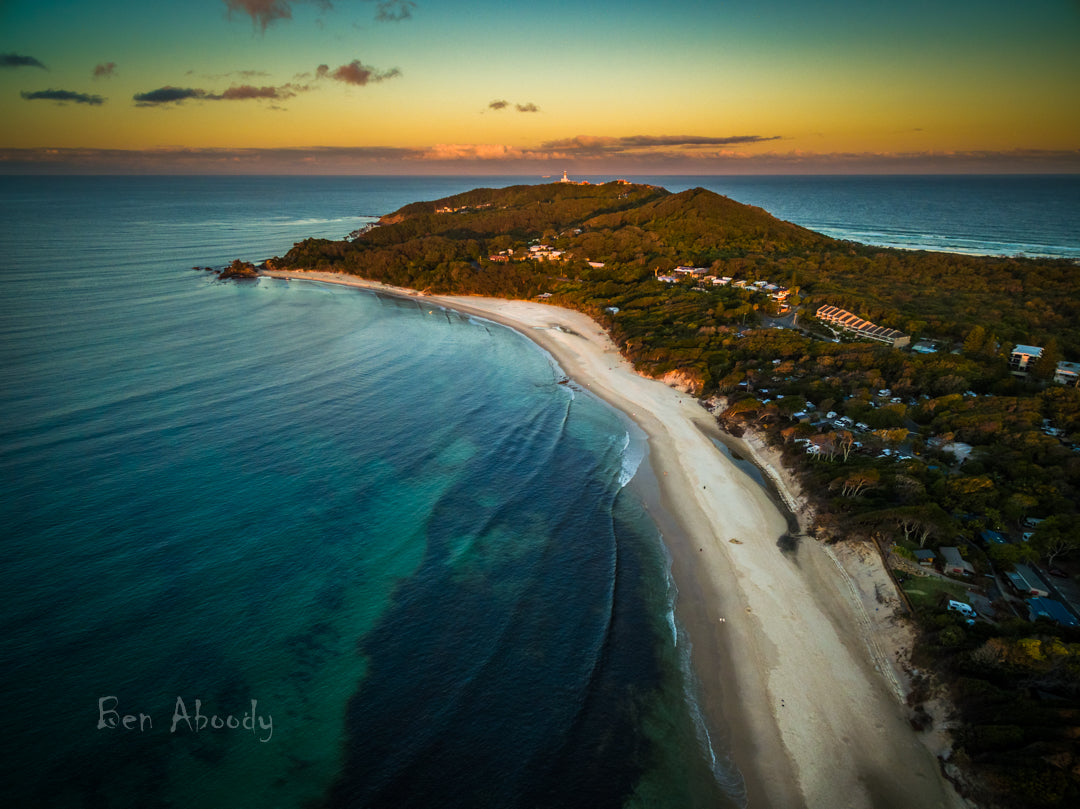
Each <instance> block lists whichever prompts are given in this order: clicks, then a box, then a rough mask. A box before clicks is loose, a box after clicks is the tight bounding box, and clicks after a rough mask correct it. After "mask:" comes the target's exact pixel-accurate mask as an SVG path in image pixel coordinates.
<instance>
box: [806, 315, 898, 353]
mask: <svg viewBox="0 0 1080 809" xmlns="http://www.w3.org/2000/svg"><path fill="white" fill-rule="evenodd" d="M815 316H816V317H817V319H818V320H820V321H822V322H823V323H829V324H831V325H833V326H836V327H837V328H839V329H841V330H843V331H848V332H852V333H853V334H854V335H855V336H856V337H859V338H861V339H864V340H874V341H875V342H878V343H886V344H888V345H891V346H892V347H893V348H902V347H904V346H906V345H909V344H910V343H911V337H909V336H908V335H906V334H904V333H903V332H900V331H897V330H896V329H888V328H885V327H884V326H878V325H876V324H874V323H871V322H870V321H869V320H863V319H862V318H861V317H859V316H858V315H855V314H852V313H851V312H849V311H847V310H846V309H841V308H839V307H837V306H821V307H819V308H818V310H817V312H816V313H815Z"/></svg>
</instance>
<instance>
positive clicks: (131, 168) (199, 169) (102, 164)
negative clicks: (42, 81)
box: [0, 146, 421, 174]
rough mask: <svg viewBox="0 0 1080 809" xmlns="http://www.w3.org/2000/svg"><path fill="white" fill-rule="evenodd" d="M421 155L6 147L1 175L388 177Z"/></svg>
mask: <svg viewBox="0 0 1080 809" xmlns="http://www.w3.org/2000/svg"><path fill="white" fill-rule="evenodd" d="M420 157H421V154H420V153H419V152H417V151H416V150H413V149H406V148H401V147H395V146H358V147H310V148H294V149H290V148H270V149H228V148H226V149H212V148H207V149H197V148H191V149H180V148H173V149H54V148H47V149H5V148H0V173H4V174H11V173H20V172H25V173H32V174H40V173H58V174H62V173H67V172H73V173H80V174H84V173H91V174H207V173H220V174H267V173H275V174H320V173H321V174H340V173H343V172H344V173H349V172H352V173H385V172H386V171H388V170H392V169H394V168H396V167H399V166H401V165H408V164H415V163H416V161H417V160H419V158H420Z"/></svg>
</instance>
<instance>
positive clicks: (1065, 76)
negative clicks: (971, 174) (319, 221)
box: [0, 0, 1080, 174]
mask: <svg viewBox="0 0 1080 809" xmlns="http://www.w3.org/2000/svg"><path fill="white" fill-rule="evenodd" d="M264 24H265V25H264ZM1078 43H1080V2H1077V0H1068V1H1066V0H1032V2H1028V3H1025V4H1020V5H1018V4H1015V3H1005V2H996V1H995V2H981V3H979V2H968V0H950V2H948V3H929V2H907V3H895V2H873V0H864V2H847V1H846V0H833V1H832V2H817V3H800V2H789V1H788V0H774V1H773V2H749V0H745V1H744V0H716V1H715V2H682V3H678V4H676V5H675V6H674V7H670V6H665V5H661V4H659V3H646V2H637V1H636V0H629V1H628V2H627V1H625V0H624V2H608V1H607V0H604V1H603V2H578V3H570V2H563V1H562V0H559V1H557V2H545V1H544V0H538V1H537V2H533V3H529V4H517V3H507V2H489V1H488V0H482V1H481V2H451V1H450V0H415V2H407V1H402V0H391V1H390V2H380V0H334V1H333V2H320V1H319V0H314V1H312V2H295V0H187V1H186V2H178V1H177V0H165V1H164V2H152V3H150V2H143V3H135V2H124V1H123V0H100V2H97V3H93V4H90V3H86V2H70V1H67V2H65V1H64V0H40V1H39V2H27V1H26V0H2V2H0V54H2V55H3V59H2V60H0V120H3V121H4V122H5V123H4V124H3V125H0V172H2V171H5V170H6V171H26V170H36V169H41V170H46V169H48V170H80V171H251V172H268V171H272V172H278V171H282V172H301V171H302V172H357V173H398V172H407V173H432V172H452V173H461V174H469V173H512V172H526V173H530V172H533V171H535V170H539V171H541V172H542V173H551V172H553V171H562V170H563V169H567V170H570V171H572V172H576V173H605V172H621V173H632V172H635V171H637V172H667V173H721V174H724V173H743V172H778V173H793V172H829V173H833V172H882V171H884V172H905V171H915V172H926V171H941V172H949V171H958V172H968V171H984V172H999V171H1066V172H1077V171H1080V103H1077V95H1078V91H1077V87H1078V86H1080V46H1078ZM320 66H323V67H321V68H320Z"/></svg>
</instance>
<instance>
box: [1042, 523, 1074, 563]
mask: <svg viewBox="0 0 1080 809" xmlns="http://www.w3.org/2000/svg"><path fill="white" fill-rule="evenodd" d="M1030 545H1031V547H1032V548H1034V549H1035V551H1036V552H1037V553H1038V554H1039V556H1040V558H1041V559H1042V560H1043V561H1044V562H1046V564H1048V565H1052V564H1054V560H1055V559H1057V558H1058V557H1059V556H1062V555H1063V554H1068V553H1071V552H1073V551H1075V550H1078V549H1080V526H1078V525H1077V523H1076V518H1075V517H1074V516H1071V515H1070V516H1065V515H1062V514H1055V515H1054V516H1053V517H1048V518H1046V519H1045V520H1043V521H1042V522H1041V523H1039V525H1038V526H1037V527H1036V528H1035V531H1034V532H1033V534H1032V537H1031V542H1030Z"/></svg>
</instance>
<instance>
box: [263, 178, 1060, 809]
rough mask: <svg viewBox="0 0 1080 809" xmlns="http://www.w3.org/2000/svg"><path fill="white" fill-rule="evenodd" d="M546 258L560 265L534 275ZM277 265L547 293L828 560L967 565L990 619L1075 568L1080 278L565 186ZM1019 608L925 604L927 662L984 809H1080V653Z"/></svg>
mask: <svg viewBox="0 0 1080 809" xmlns="http://www.w3.org/2000/svg"><path fill="white" fill-rule="evenodd" d="M535 245H545V246H548V247H550V248H552V249H555V250H560V251H564V252H563V255H562V260H558V261H537V260H529V259H528V258H527V256H528V254H529V247H530V246H535ZM498 255H501V256H502V258H501V259H500V260H497V261H496V260H492V257H493V256H498ZM590 262H591V263H590ZM267 264H268V266H269V267H271V268H276V269H306V270H324V271H334V272H344V273H352V274H356V275H359V276H362V277H365V278H368V279H372V280H378V281H382V282H385V283H389V284H394V285H397V286H403V287H410V288H413V289H417V290H422V291H426V292H429V293H433V294H437V293H454V294H480V295H494V296H500V297H508V298H533V297H535V296H537V295H539V294H541V293H549V294H550V296H551V297H550V300H551V302H552V303H557V304H560V305H563V306H567V307H570V308H574V309H578V310H581V311H583V312H585V313H587V314H589V315H591V316H592V317H594V318H595V319H596V320H597V321H598V322H599V323H601V324H602V325H603V326H604V327H605V328H606V329H607V330H608V331H609V332H610V333H611V335H612V337H613V339H614V340H615V342H616V344H617V345H618V346H619V347H620V349H621V350H622V351H623V353H624V354H625V355H626V356H627V357H628V358H629V359H631V360H632V361H633V362H634V364H635V367H636V368H637V369H638V370H639V371H641V372H642V373H645V374H648V375H652V376H659V375H662V374H663V373H665V372H667V371H671V370H679V371H682V372H683V374H684V375H685V378H687V379H689V380H691V381H692V384H693V387H694V388H695V391H694V392H695V393H697V394H698V395H700V396H701V397H703V398H712V400H713V401H714V402H720V403H721V410H722V411H723V412H722V413H720V419H721V421H722V423H723V425H724V426H725V427H726V428H727V429H728V430H730V431H731V432H733V433H736V434H737V433H739V432H741V431H743V430H753V431H755V432H757V433H760V434H763V435H764V436H765V437H766V438H767V440H769V441H770V442H771V443H772V444H773V445H775V446H777V447H780V448H782V451H783V454H784V459H785V464H786V465H787V466H788V467H789V468H791V469H793V470H795V471H797V473H798V474H799V475H800V478H801V479H802V481H803V483H804V490H805V491H806V492H808V493H809V497H810V499H811V501H812V504H813V508H814V511H815V521H816V525H817V530H818V533H819V536H820V537H821V538H822V539H823V540H826V541H841V540H845V539H856V538H862V539H865V540H867V541H872V542H874V543H876V544H877V545H878V546H879V547H880V548H882V549H884V550H885V552H886V553H887V554H892V555H895V556H900V557H910V556H912V554H913V553H914V551H915V550H919V549H937V548H938V547H940V546H943V545H948V546H956V547H959V548H960V549H961V552H962V554H963V555H964V556H965V558H966V559H967V560H968V561H970V562H971V563H972V564H973V565H974V567H975V569H976V576H975V577H974V578H973V579H971V580H969V581H968V582H965V583H964V584H966V585H967V586H975V587H977V588H980V589H983V590H984V591H985V592H986V593H987V594H988V597H990V596H991V595H992V594H994V593H995V590H994V588H993V586H992V584H991V582H992V581H993V579H992V578H988V577H990V576H993V574H995V572H997V573H1000V572H1002V571H1009V570H1012V568H1013V567H1014V566H1015V565H1017V564H1022V563H1027V562H1039V563H1042V564H1043V565H1044V566H1055V567H1056V566H1060V567H1065V568H1067V571H1066V572H1071V573H1073V574H1074V575H1075V573H1076V571H1077V570H1078V569H1080V566H1078V565H1077V563H1076V560H1074V559H1073V558H1072V557H1073V556H1074V555H1075V554H1076V553H1077V552H1078V551H1080V513H1078V504H1080V390H1078V389H1076V388H1067V387H1063V386H1060V385H1055V384H1054V383H1053V382H1052V381H1050V380H1051V377H1052V376H1053V370H1054V366H1055V364H1056V361H1057V360H1058V359H1069V360H1077V359H1080V272H1078V271H1080V267H1078V266H1077V265H1076V264H1075V263H1073V262H1070V261H1064V260H1061V261H1057V260H1035V259H1022V258H986V257H974V256H962V255H953V254H945V253H931V252H918V251H901V250H892V249H885V248H878V247H870V246H866V245H861V244H856V243H852V242H845V241H838V240H835V239H831V238H828V237H825V236H822V235H820V234H817V233H814V232H812V231H809V230H806V229H805V228H801V227H798V226H796V225H793V224H791V223H787V222H782V221H780V220H778V219H776V218H774V217H772V216H771V215H769V214H768V213H766V212H765V211H762V210H760V209H757V208H753V207H750V206H746V205H741V204H739V203H737V202H734V201H732V200H730V199H727V198H726V197H722V196H719V195H717V194H715V193H712V192H709V191H706V190H703V189H692V190H689V191H685V192H682V193H677V194H673V193H669V192H668V191H666V190H664V189H662V188H656V187H652V186H645V185H631V184H626V183H607V184H604V185H576V184H563V183H554V184H550V185H541V186H515V187H512V188H506V189H497V190H493V189H476V190H473V191H469V192H467V193H465V194H460V195H457V196H454V197H450V198H447V199H443V200H437V201H433V202H417V203H414V204H411V205H408V206H406V207H404V208H402V209H400V210H399V211H397V212H395V213H393V214H390V215H388V216H385V217H383V218H382V220H380V222H379V224H378V226H376V227H374V228H372V229H370V230H368V231H367V232H364V233H358V234H356V235H355V236H354V237H353V238H350V239H346V240H342V241H327V240H315V239H311V240H307V241H304V242H301V243H299V244H297V245H296V246H295V247H294V248H293V249H292V250H290V251H289V253H288V254H287V255H285V256H284V257H281V258H278V259H273V260H271V261H269V262H267ZM598 264H602V266H594V265H598ZM680 265H681V266H693V267H701V268H706V270H707V272H708V274H710V275H713V276H725V277H730V278H732V279H734V280H736V281H738V280H742V281H746V282H752V281H758V280H762V281H768V282H770V283H772V284H777V285H781V286H783V287H787V288H789V289H790V290H791V295H790V298H789V299H788V303H789V304H790V305H791V307H792V311H790V312H784V311H782V310H781V307H780V306H779V305H778V303H777V302H776V301H774V300H771V299H770V298H769V297H768V296H766V295H765V294H762V293H758V292H754V291H751V290H747V289H740V288H736V287H735V285H734V284H729V285H726V286H714V285H713V284H712V283H711V282H710V281H708V280H703V279H701V278H700V277H694V276H690V275H687V276H686V277H684V278H682V280H679V281H678V282H676V283H666V282H663V281H660V280H658V279H657V277H656V276H657V274H658V273H659V274H665V273H668V272H670V271H671V270H672V269H673V268H675V267H676V266H680ZM826 304H829V305H834V306H839V307H842V308H845V309H848V310H849V311H851V312H854V313H856V314H858V315H859V316H860V317H863V318H866V319H868V320H871V321H873V322H874V323H877V324H879V325H882V326H887V327H890V328H895V329H899V330H901V331H903V332H905V333H906V334H909V335H911V337H912V340H913V342H914V341H915V340H923V341H927V342H929V343H932V344H933V345H934V346H935V347H936V349H937V350H936V352H935V353H928V354H921V353H915V352H912V351H910V350H898V349H894V348H892V347H891V346H888V345H884V344H880V343H870V342H859V341H856V340H853V339H851V338H850V337H848V336H844V335H840V336H837V335H834V334H833V333H832V332H830V331H829V330H828V329H827V328H826V327H825V325H824V324H821V323H818V322H817V321H815V319H814V318H813V313H814V312H815V311H816V310H817V309H818V307H819V306H821V305H826ZM796 310H798V311H799V315H798V319H797V320H796V321H795V322H794V323H793V322H792V321H793V313H794V311H796ZM779 326H784V328H779ZM1017 343H1022V344H1028V345H1036V346H1042V347H1044V358H1043V361H1042V362H1040V363H1038V364H1037V365H1036V366H1035V367H1034V368H1033V370H1032V372H1031V373H1030V374H1029V375H1028V376H1026V377H1018V376H1015V375H1013V374H1011V373H1010V372H1009V366H1008V355H1009V353H1010V351H1011V349H1012V347H1013V345H1014V344H1017ZM830 414H831V415H830ZM1033 520H1034V521H1037V520H1042V522H1034V523H1032V522H1030V521H1033ZM1025 521H1029V523H1028V524H1029V525H1031V524H1034V525H1035V527H1034V528H1033V529H1032V530H1030V531H1025V527H1024V526H1025ZM986 531H994V532H997V533H998V534H999V535H1001V536H1003V537H1005V538H1006V539H1007V540H1008V541H1004V542H1001V543H990V544H987V543H986V542H985V541H984V540H983V539H982V538H983V537H984V536H985V533H984V532H986ZM1025 533H1028V534H1030V535H1029V536H1024V534H1025ZM958 585H959V583H958ZM959 592H963V589H962V588H961V590H960V591H959ZM1018 602H1019V600H1018V599H1016V598H1011V599H1008V598H1005V597H1004V596H1001V598H1000V599H999V600H998V601H995V615H994V620H992V621H979V622H977V623H976V624H974V625H969V624H968V623H967V622H966V621H964V620H963V619H962V618H961V616H959V615H958V614H957V613H955V612H949V611H947V610H946V609H945V607H944V603H945V598H944V596H941V597H939V598H937V599H932V600H929V601H922V602H919V601H917V600H916V599H912V601H911V607H912V611H913V617H914V620H916V622H918V624H919V626H920V627H921V639H920V642H919V646H918V649H917V656H918V659H919V661H920V665H921V666H924V667H925V668H926V669H927V670H930V671H933V672H934V677H935V678H936V681H937V682H939V683H940V684H941V685H942V687H945V688H947V689H948V690H949V693H950V694H951V697H952V701H953V703H954V704H955V706H956V709H957V711H958V712H959V719H960V730H959V732H958V733H957V734H956V751H955V753H954V759H953V763H955V764H957V765H958V766H960V768H961V770H962V771H963V772H964V773H966V778H965V787H964V788H965V789H967V790H969V791H970V792H971V794H973V796H974V797H976V798H977V799H978V800H979V801H980V803H981V805H985V806H1009V807H1021V808H1023V807H1048V806H1065V805H1080V745H1078V740H1080V631H1078V630H1073V629H1066V628H1063V627H1061V626H1058V625H1057V624H1054V623H1051V622H1049V621H1046V620H1040V621H1039V622H1038V623H1034V624H1033V623H1030V622H1028V621H1027V620H1026V618H1027V616H1026V614H1018V612H1017V609H1016V604H1017V603H1018ZM1021 603H1022V602H1021ZM1010 605H1012V606H1010ZM923 696H925V695H919V694H916V695H915V697H914V699H913V705H912V708H913V717H914V718H913V723H916V721H917V719H918V717H919V716H921V714H920V708H919V704H918V703H919V700H920V699H921V698H922V697H923Z"/></svg>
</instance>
